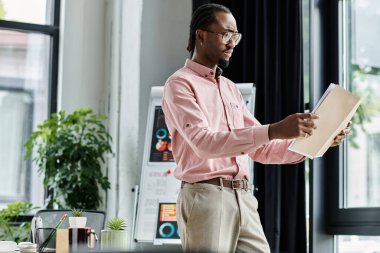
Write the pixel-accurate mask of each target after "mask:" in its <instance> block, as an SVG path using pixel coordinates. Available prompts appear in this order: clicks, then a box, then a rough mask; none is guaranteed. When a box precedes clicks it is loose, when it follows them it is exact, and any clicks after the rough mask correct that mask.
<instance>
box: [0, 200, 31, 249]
mask: <svg viewBox="0 0 380 253" xmlns="http://www.w3.org/2000/svg"><path fill="white" fill-rule="evenodd" d="M33 209H34V207H33V205H32V204H31V203H28V202H24V201H15V202H12V203H9V204H8V205H7V206H6V207H5V208H4V209H2V210H0V241H15V242H17V243H18V242H23V241H26V240H27V239H28V236H29V232H30V226H31V222H30V221H26V220H25V219H22V220H21V221H19V222H17V220H18V219H19V217H20V216H25V215H27V214H28V213H29V212H30V211H31V210H33Z"/></svg>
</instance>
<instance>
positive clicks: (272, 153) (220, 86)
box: [162, 59, 304, 183]
mask: <svg viewBox="0 0 380 253" xmlns="http://www.w3.org/2000/svg"><path fill="white" fill-rule="evenodd" d="M162 108H163V111H164V114H165V121H166V124H167V126H168V129H169V131H170V133H171V136H172V147H173V156H174V160H175V161H176V163H177V168H176V170H175V171H174V176H175V177H176V178H178V179H179V180H182V181H185V182H188V183H194V182H198V181H202V180H207V179H211V178H216V177H222V178H226V179H233V178H235V179H242V178H246V179H249V172H248V156H250V157H251V158H252V159H253V160H255V161H257V162H261V163H276V164H282V163H295V162H300V161H302V160H303V159H304V157H303V156H301V155H298V154H296V153H294V152H292V151H289V150H288V146H289V145H290V144H291V142H292V140H272V141H270V140H269V138H268V127H269V125H261V124H260V123H259V122H258V121H257V120H256V119H255V118H254V117H253V116H252V115H251V113H250V112H249V111H248V109H247V107H246V106H245V102H244V100H243V98H242V96H241V94H240V91H239V90H238V88H237V87H236V85H235V84H234V83H233V82H232V81H230V80H229V79H227V78H225V77H223V76H219V77H218V78H215V73H214V70H212V69H210V68H208V67H205V66H203V65H200V64H198V63H196V62H194V61H192V60H190V59H187V60H186V63H185V66H184V67H183V68H181V69H179V70H178V71H177V72H175V73H174V74H173V75H172V76H170V77H169V79H168V80H167V82H166V84H165V89H164V97H163V101H162Z"/></svg>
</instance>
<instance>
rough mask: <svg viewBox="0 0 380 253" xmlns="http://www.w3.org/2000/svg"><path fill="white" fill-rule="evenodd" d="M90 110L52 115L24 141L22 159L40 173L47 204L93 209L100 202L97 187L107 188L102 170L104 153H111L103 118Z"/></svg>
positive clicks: (106, 180)
mask: <svg viewBox="0 0 380 253" xmlns="http://www.w3.org/2000/svg"><path fill="white" fill-rule="evenodd" d="M105 119H106V117H105V116H103V115H96V114H94V113H93V112H92V110H91V109H78V110H76V111H74V112H73V113H72V114H66V113H65V112H64V111H60V112H58V113H55V114H52V115H51V118H50V119H48V120H45V121H44V122H43V123H42V124H41V125H39V126H38V130H37V131H35V132H33V133H32V135H31V136H30V138H29V139H28V140H27V142H26V144H25V147H26V156H25V157H26V159H28V158H30V157H31V156H32V153H33V150H36V151H37V152H36V155H35V156H34V159H33V161H34V162H35V163H36V165H37V166H38V168H39V172H40V173H42V174H43V175H44V186H45V187H48V189H50V190H49V192H51V191H52V192H53V194H49V195H48V198H47V202H48V206H49V207H53V206H54V205H56V206H58V207H59V208H74V207H76V208H80V209H88V210H96V209H97V208H98V206H99V205H100V203H101V197H100V193H99V188H101V189H103V190H107V189H109V188H110V183H109V181H108V178H107V177H106V176H104V175H103V173H102V166H103V165H104V164H105V160H104V156H105V155H106V154H107V153H112V150H111V145H110V142H111V136H110V135H109V134H108V132H107V130H106V127H105V126H104V125H103V123H102V122H103V121H104V120H105Z"/></svg>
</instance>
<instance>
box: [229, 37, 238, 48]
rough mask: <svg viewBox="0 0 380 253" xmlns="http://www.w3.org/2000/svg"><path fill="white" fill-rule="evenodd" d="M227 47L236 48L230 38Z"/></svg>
mask: <svg viewBox="0 0 380 253" xmlns="http://www.w3.org/2000/svg"><path fill="white" fill-rule="evenodd" d="M227 46H228V47H229V48H234V47H235V46H236V43H235V41H234V40H233V39H232V38H231V39H230V40H229V41H228V43H227Z"/></svg>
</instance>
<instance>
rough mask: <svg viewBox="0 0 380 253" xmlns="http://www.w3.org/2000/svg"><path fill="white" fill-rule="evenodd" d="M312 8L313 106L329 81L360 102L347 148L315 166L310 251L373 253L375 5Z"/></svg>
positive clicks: (379, 143) (379, 181) (378, 18)
mask: <svg viewBox="0 0 380 253" xmlns="http://www.w3.org/2000/svg"><path fill="white" fill-rule="evenodd" d="M311 2H312V3H311V6H312V7H311V9H312V15H311V16H312V19H311V23H312V26H311V27H312V33H311V34H312V39H311V44H312V46H311V49H312V50H311V54H312V57H311V65H312V68H311V69H312V75H311V76H312V87H311V88H312V89H311V91H312V92H311V100H312V101H311V102H315V101H318V99H319V98H320V96H321V95H322V94H323V92H324V90H325V89H326V88H327V86H328V85H329V83H330V82H334V83H340V84H342V85H343V86H344V87H345V88H347V89H348V90H350V91H352V92H353V93H355V94H357V95H359V96H360V97H361V98H362V104H361V107H360V108H359V110H358V113H357V114H356V115H355V116H354V118H353V120H352V121H353V123H354V125H353V127H352V128H351V132H352V134H351V135H350V136H349V139H348V140H346V141H345V143H344V145H341V146H340V147H339V148H332V149H330V150H329V151H328V152H326V154H325V155H324V156H323V157H322V158H320V159H315V160H313V161H312V164H311V165H312V169H311V170H310V173H311V184H310V185H311V186H310V188H311V195H310V196H311V198H310V199H311V204H310V218H311V223H310V230H311V233H310V245H311V247H310V252H311V253H313V252H326V253H332V252H336V253H348V252H351V253H354V252H378V251H379V242H380V215H379V214H380V198H379V196H378V192H379V189H380V166H379V163H380V139H379V138H380V128H379V127H378V125H379V124H380V103H379V102H380V71H379V70H380V47H379V42H380V26H379V23H380V1H378V0H337V1H331V0H318V1H315V0H314V1H311ZM312 104H313V103H312Z"/></svg>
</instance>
